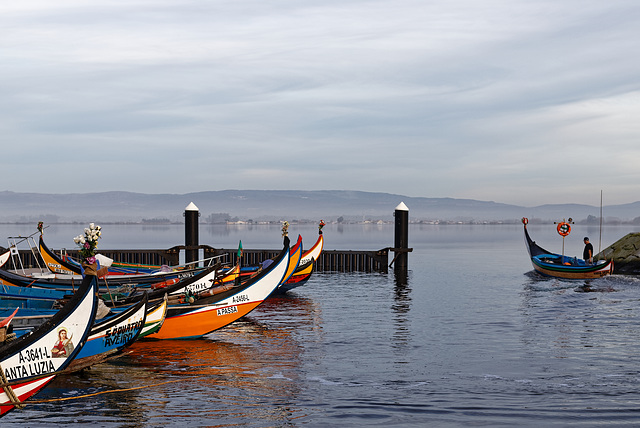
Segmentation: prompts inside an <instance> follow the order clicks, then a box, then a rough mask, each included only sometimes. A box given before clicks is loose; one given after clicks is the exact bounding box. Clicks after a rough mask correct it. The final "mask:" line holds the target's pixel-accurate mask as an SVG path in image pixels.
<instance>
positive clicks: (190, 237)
mask: <svg viewBox="0 0 640 428" xmlns="http://www.w3.org/2000/svg"><path fill="white" fill-rule="evenodd" d="M198 217H200V211H199V210H198V207H196V204H194V203H193V202H191V203H190V204H189V205H187V207H186V208H185V209H184V245H185V247H186V249H185V252H184V261H185V263H187V264H188V263H191V262H195V261H197V260H198V259H199V258H198V248H197V247H198V245H199V244H198Z"/></svg>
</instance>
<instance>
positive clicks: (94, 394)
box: [22, 379, 182, 407]
mask: <svg viewBox="0 0 640 428" xmlns="http://www.w3.org/2000/svg"><path fill="white" fill-rule="evenodd" d="M181 381H182V379H175V380H168V381H166V382H160V383H155V384H153V385H144V386H136V387H133V388H122V389H111V390H109V391H100V392H94V393H93V394H85V395H78V396H75V397H64V398H51V399H49V400H29V401H25V402H24V403H22V406H23V407H24V405H25V404H45V403H55V402H58V401H69V400H76V399H78V398H88V397H95V396H96V395H102V394H111V393H114V392H127V391H135V390H138V389H144V388H153V387H155V386H160V385H165V384H167V383H173V382H181Z"/></svg>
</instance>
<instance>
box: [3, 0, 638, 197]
mask: <svg viewBox="0 0 640 428" xmlns="http://www.w3.org/2000/svg"><path fill="white" fill-rule="evenodd" d="M638 22H640V3H639V2H638V1H637V0H611V1H606V2H605V1H601V0H598V1H591V0H563V1H557V0H553V1H546V0H536V1H531V0H484V1H477V0H447V1H444V0H439V1H431V0H393V1H389V0H386V1H367V0H340V1H335V0H326V1H313V0H310V1H300V0H297V1H293V0H273V1H263V0H261V1H255V0H234V1H218V0H210V1H204V0H200V1H195V0H182V1H175V0H174V1H168V0H127V1H124V0H111V1H108V0H93V1H89V2H88V1H79V0H75V1H73V0H72V1H70V0H58V1H55V2H52V1H50V0H40V1H32V0H22V1H20V2H3V4H2V5H0V28H2V37H1V38H0V57H1V58H2V67H1V68H0V77H1V84H0V91H1V92H0V131H1V133H0V135H1V137H0V138H1V139H2V152H3V156H2V160H3V162H2V164H3V172H4V174H3V176H4V177H5V180H4V181H5V184H4V185H0V191H1V190H10V191H15V192H43V193H85V192H100V191H111V190H125V191H132V192H142V193H178V194H183V193H190V192H197V191H206V190H225V189H274V190H277V189H281V190H299V189H306V190H363V191H374V192H385V193H398V194H403V195H407V196H424V197H453V198H471V199H479V200H491V201H496V202H504V203H512V204H518V205H524V206H535V205H540V204H546V203H562V202H575V203H585V204H590V205H598V204H599V203H600V192H601V191H603V194H604V202H605V204H618V203H627V202H634V201H637V200H640V138H639V137H640V120H639V115H640V55H639V49H638V48H639V46H640V45H639V40H640V25H638Z"/></svg>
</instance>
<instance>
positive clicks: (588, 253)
mask: <svg viewBox="0 0 640 428" xmlns="http://www.w3.org/2000/svg"><path fill="white" fill-rule="evenodd" d="M582 258H583V259H584V261H585V262H587V263H589V264H592V263H593V245H591V242H589V238H588V237H586V236H585V237H584V251H583V252H582Z"/></svg>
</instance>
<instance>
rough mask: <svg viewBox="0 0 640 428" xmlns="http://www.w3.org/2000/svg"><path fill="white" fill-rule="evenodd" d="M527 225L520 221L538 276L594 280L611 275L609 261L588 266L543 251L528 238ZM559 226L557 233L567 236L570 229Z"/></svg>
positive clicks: (611, 266) (570, 258) (578, 261)
mask: <svg viewBox="0 0 640 428" xmlns="http://www.w3.org/2000/svg"><path fill="white" fill-rule="evenodd" d="M528 223H529V221H528V219H527V218H526V217H525V218H523V219H522V224H523V225H524V239H525V244H526V248H527V251H528V252H529V257H530V258H531V264H532V265H533V269H534V270H535V271H536V272H538V273H539V274H541V275H544V276H550V277H555V278H564V279H594V278H601V277H603V276H607V275H611V274H612V273H613V261H611V260H608V261H607V260H599V261H597V262H596V263H593V264H589V263H588V262H586V261H585V260H582V259H579V258H577V257H567V256H565V255H562V254H556V253H552V252H550V251H547V250H545V249H544V248H542V247H540V246H539V245H538V244H536V243H535V241H534V240H533V239H531V237H530V236H529V231H528V230H527V224H528ZM564 224H567V223H564ZM560 226H561V225H560V224H559V227H558V231H559V233H560V232H562V233H566V234H568V231H570V230H571V229H570V227H569V228H568V229H567V226H564V228H561V227H560Z"/></svg>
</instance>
